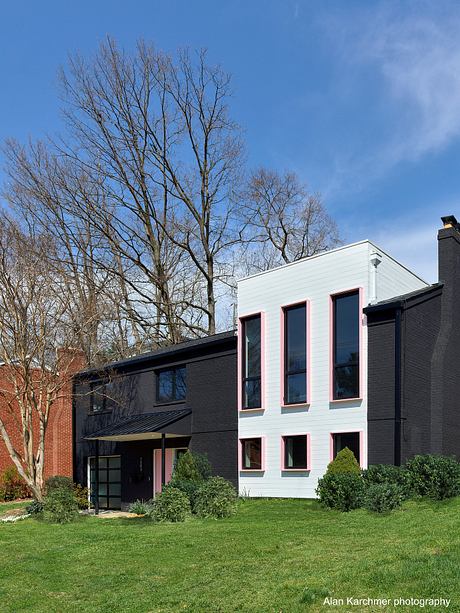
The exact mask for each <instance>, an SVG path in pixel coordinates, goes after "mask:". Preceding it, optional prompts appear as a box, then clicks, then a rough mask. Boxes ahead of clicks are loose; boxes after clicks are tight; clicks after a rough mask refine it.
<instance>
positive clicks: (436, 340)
mask: <svg viewBox="0 0 460 613" xmlns="http://www.w3.org/2000/svg"><path fill="white" fill-rule="evenodd" d="M442 221H443V225H444V227H443V228H441V229H440V230H439V232H438V271H439V272H438V282H437V283H435V284H434V285H430V286H426V287H422V288H420V289H416V290H415V291H413V292H410V293H408V294H404V295H397V296H393V297H391V298H385V297H383V296H379V300H378V302H377V303H375V304H371V305H369V306H367V308H365V309H364V312H365V315H366V317H367V330H368V353H369V364H368V379H367V385H368V417H367V421H368V446H369V455H368V457H369V462H370V463H372V464H377V463H384V464H396V465H399V464H401V463H404V462H405V461H406V460H407V459H408V458H410V457H412V456H414V455H415V454H418V453H419V454H420V453H421V454H425V453H440V454H444V455H456V456H457V457H459V459H460V393H459V383H460V225H459V224H458V222H457V220H456V219H455V217H454V216H449V217H443V218H442Z"/></svg>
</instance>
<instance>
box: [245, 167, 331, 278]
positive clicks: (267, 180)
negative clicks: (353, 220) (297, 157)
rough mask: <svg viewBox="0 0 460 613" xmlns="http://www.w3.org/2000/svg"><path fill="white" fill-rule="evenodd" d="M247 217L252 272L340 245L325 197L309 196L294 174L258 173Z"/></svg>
mask: <svg viewBox="0 0 460 613" xmlns="http://www.w3.org/2000/svg"><path fill="white" fill-rule="evenodd" d="M244 216H245V219H246V223H247V232H248V233H249V234H250V245H251V247H250V249H249V250H248V251H247V258H248V266H249V267H251V268H252V270H267V269H268V268H272V267H273V266H277V265H280V264H287V263H289V262H293V261H295V260H299V259H300V258H304V257H308V256H311V255H315V254H316V253H319V252H321V251H325V250H326V249H330V248H332V247H335V246H337V245H338V244H340V238H339V232H338V229H337V225H336V223H335V222H334V220H333V219H332V218H331V217H330V216H329V215H328V213H327V211H326V209H325V207H324V205H323V203H322V201H321V197H320V196H319V194H311V193H309V192H308V190H307V188H306V186H305V185H303V184H302V183H301V182H300V180H299V178H298V177H297V176H296V175H295V174H294V173H284V174H280V173H278V172H276V171H272V170H267V169H265V168H261V169H259V170H257V171H255V172H254V173H253V174H252V175H251V177H250V179H249V182H248V189H247V193H246V199H245V209H244ZM254 247H255V248H254Z"/></svg>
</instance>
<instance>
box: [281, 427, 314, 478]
mask: <svg viewBox="0 0 460 613" xmlns="http://www.w3.org/2000/svg"><path fill="white" fill-rule="evenodd" d="M287 436H306V437H307V468H286V467H285V466H284V446H285V441H284V439H285V438H286V437H287ZM280 466H281V470H282V471H283V472H307V471H310V470H311V446H310V433H309V432H295V433H294V434H282V435H281V464H280Z"/></svg>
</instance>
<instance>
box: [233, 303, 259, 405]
mask: <svg viewBox="0 0 460 613" xmlns="http://www.w3.org/2000/svg"><path fill="white" fill-rule="evenodd" d="M256 315H260V404H261V406H260V407H256V408H254V409H243V363H244V360H243V351H244V347H243V341H244V339H243V324H242V322H243V320H244V319H247V318H249V317H254V316H256ZM265 336H266V324H265V311H254V312H252V313H245V314H244V315H240V317H239V318H238V342H237V367H238V378H237V381H238V405H237V406H238V411H242V412H243V413H246V412H249V411H263V410H264V409H265Z"/></svg>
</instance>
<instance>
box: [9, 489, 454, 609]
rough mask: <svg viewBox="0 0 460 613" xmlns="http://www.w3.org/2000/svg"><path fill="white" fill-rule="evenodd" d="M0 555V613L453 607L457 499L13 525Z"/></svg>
mask: <svg viewBox="0 0 460 613" xmlns="http://www.w3.org/2000/svg"><path fill="white" fill-rule="evenodd" d="M0 551H1V560H0V610H1V611H2V612H8V613H20V612H21V611H33V612H34V613H39V612H46V613H51V612H56V613H57V612H59V613H63V612H80V611H84V612H85V613H92V612H101V613H102V612H104V613H106V612H110V613H118V612H119V613H122V612H123V613H127V612H139V613H140V612H142V613H144V612H145V613H147V612H151V611H199V612H211V611H278V612H279V611H283V612H291V611H293V612H295V611H305V610H308V611H349V610H354V611H357V612H360V611H382V610H385V611H391V610H393V609H392V608H391V607H387V608H384V609H382V608H377V607H369V608H366V607H364V606H358V607H353V609H352V608H350V607H332V606H323V604H322V603H323V597H322V596H321V597H318V598H316V599H315V600H313V602H311V600H312V598H313V597H312V594H313V593H315V592H316V593H318V592H320V593H322V594H326V593H328V594H330V596H331V597H334V598H346V597H347V596H353V597H361V598H362V597H374V598H378V597H380V598H385V597H386V598H393V597H411V596H412V597H417V598H420V597H435V598H440V597H446V598H452V599H453V602H452V603H451V605H450V607H449V610H450V611H459V610H460V594H459V585H460V576H459V568H460V498H457V499H455V500H450V501H446V502H442V503H435V502H428V501H423V502H417V503H416V502H408V503H406V505H405V506H404V508H403V509H402V510H400V511H396V512H394V513H392V514H391V515H385V516H376V515H371V514H370V513H368V512H367V511H363V510H358V511H353V512H351V513H344V514H339V513H337V512H334V511H325V510H323V509H322V508H321V507H320V506H319V505H318V503H316V502H313V501H302V500H249V501H244V502H242V503H241V506H240V510H239V514H238V515H237V516H236V517H234V518H232V519H228V520H221V521H212V520H191V521H188V522H186V523H184V524H177V525H174V524H167V525H155V524H153V523H151V522H149V521H147V520H144V519H116V520H113V519H112V520H109V519H100V518H82V519H81V520H80V521H78V522H77V523H75V524H72V525H65V526H58V525H48V524H45V523H42V522H40V521H37V520H25V521H22V522H18V523H16V524H7V525H5V524H4V525H0ZM397 610H398V611H414V608H411V607H404V606H402V607H398V609H397ZM424 610H425V611H429V610H432V609H431V608H430V607H425V609H424ZM437 610H438V611H439V610H441V609H439V608H438V609H437Z"/></svg>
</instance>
